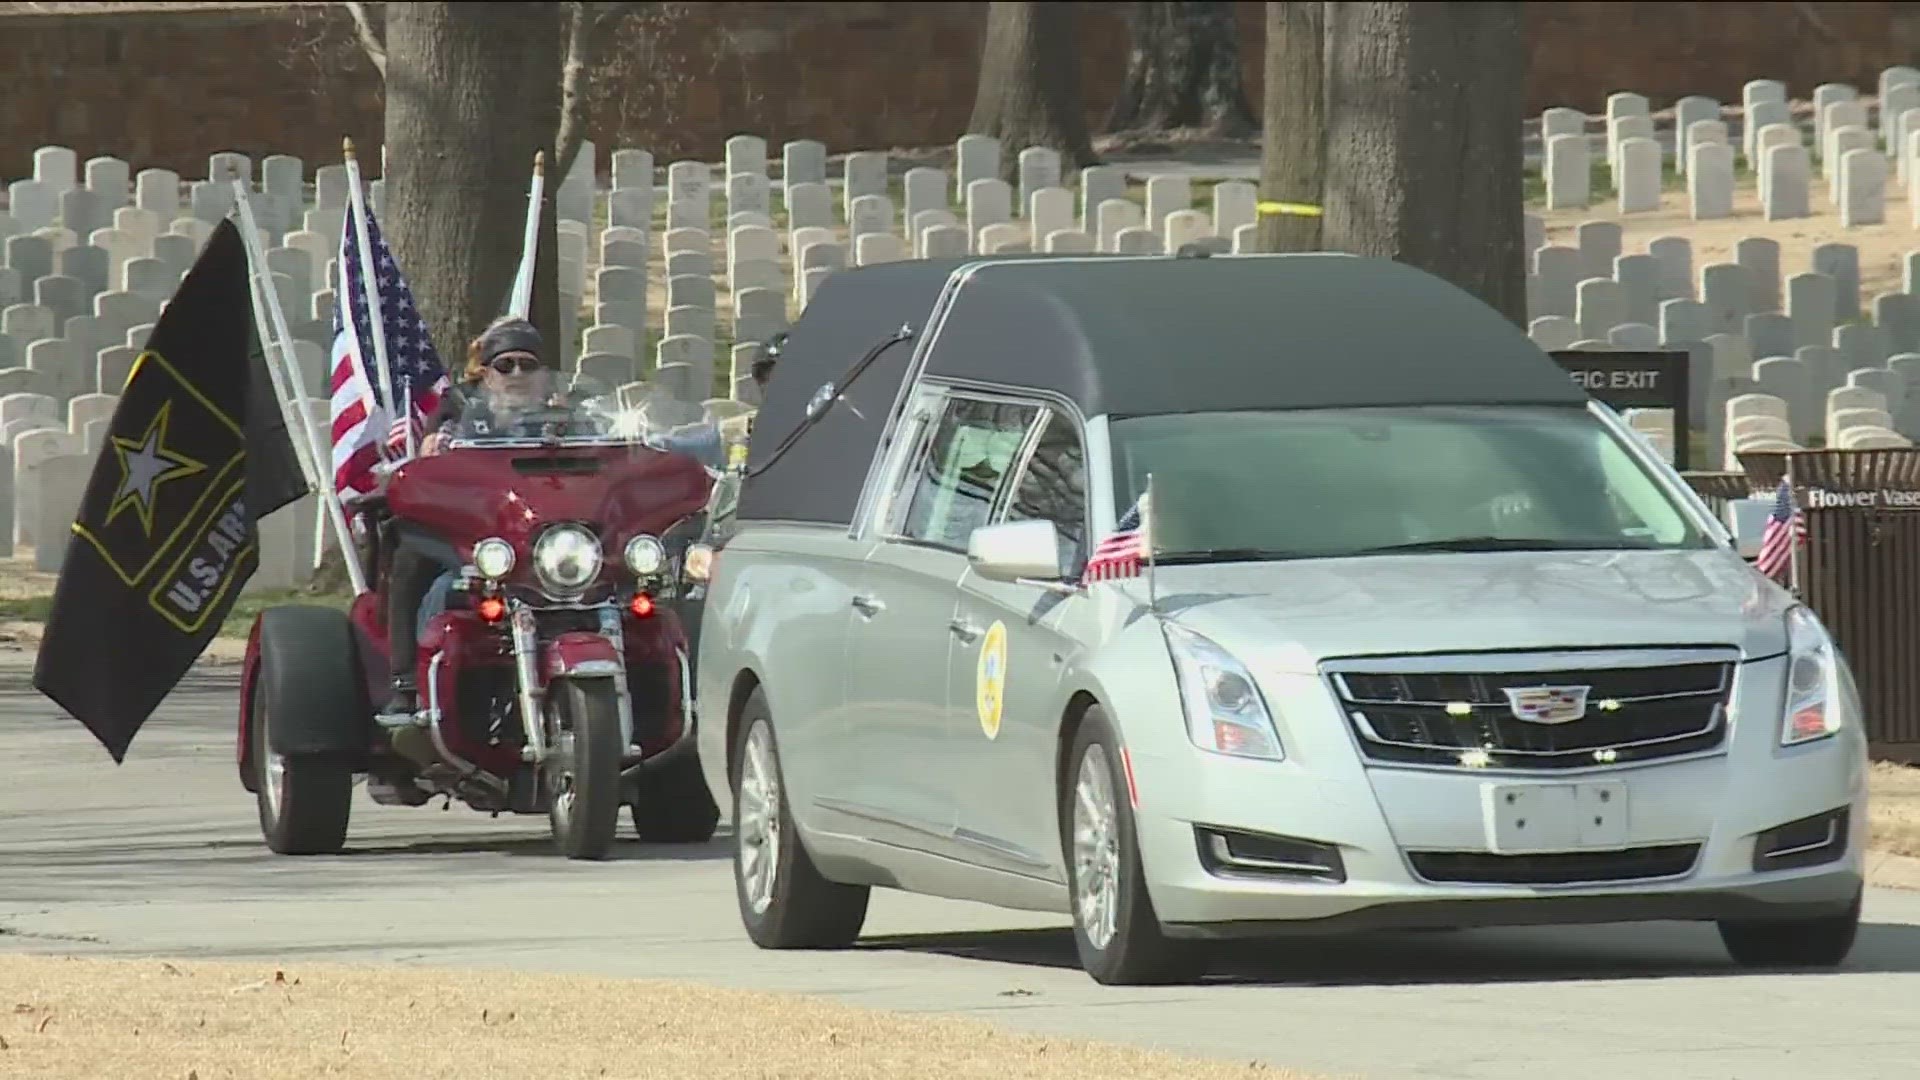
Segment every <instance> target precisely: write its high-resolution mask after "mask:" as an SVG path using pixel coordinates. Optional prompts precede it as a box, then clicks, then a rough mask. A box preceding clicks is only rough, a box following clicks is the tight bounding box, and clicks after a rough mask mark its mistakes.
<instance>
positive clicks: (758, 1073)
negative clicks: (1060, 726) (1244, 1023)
mask: <svg viewBox="0 0 1920 1080" xmlns="http://www.w3.org/2000/svg"><path fill="white" fill-rule="evenodd" d="M0 987H4V989H3V990H0V1074H4V1075H9V1076H33V1077H37V1078H39V1080H95V1078H97V1077H103V1076H151V1077H168V1078H174V1080H189V1078H191V1080H225V1078H230V1077H256V1076H269V1075H271V1076H351V1077H354V1078H356V1080H383V1078H388V1077H392V1078H395V1080H402V1078H404V1080H431V1078H439V1077H444V1078H447V1080H466V1078H467V1077H471V1076H475V1075H487V1076H534V1075H544V1076H580V1077H587V1076H595V1077H640V1076H700V1077H715V1078H719V1077H754V1078H763V1077H769V1078H770V1077H783V1078H785V1077H792V1078H798V1077H822V1078H827V1077H832V1078H835V1080H843V1078H844V1080H857V1078H863V1077H873V1078H880V1077H886V1078H892V1077H900V1076H939V1077H943V1078H960V1077H980V1078H982V1080H988V1078H990V1080H1020V1078H1033V1080H1041V1078H1046V1080H1053V1078H1060V1080H1067V1078H1072V1080H1079V1078H1081V1077H1088V1076H1181V1077H1189V1078H1192V1080H1207V1078H1216V1077H1217V1078H1226V1077H1234V1078H1248V1077H1259V1078H1261V1080H1307V1074H1305V1073H1300V1072H1295V1071H1292V1070H1288V1069H1279V1068H1272V1067H1268V1066H1264V1065H1259V1064H1248V1063H1243V1062H1210V1061H1204V1060H1199V1059H1193V1058H1182V1057H1175V1056H1172V1055H1167V1054H1159V1053H1153V1052H1149V1051H1145V1050H1137V1049H1133V1048H1129V1047H1120V1046H1111V1045H1105V1044H1100V1043H1092V1042H1085V1041H1081V1040H1073V1039H1056V1038H1045V1037H1037V1036H1028V1035H1015V1034H1010V1033H1007V1032H1003V1031H1000V1030H998V1029H996V1028H993V1027H990V1026H988V1025H986V1024H983V1023H978V1022H975V1021H970V1020H961V1019H950V1018H944V1017H924V1016H906V1015H900V1014H891V1013H882V1012H875V1011H867V1010H862V1009H855V1008H851V1007H848V1006H844V1005H839V1004H836V1003H832V1002H827V1001H822V1000H816V999H810V998H803V997H798V996H786V995H775V994H764V993H749V992H746V991H736V990H721V989H713V988H708V987H699V986H691V985H684V984H672V983H656V982H637V981H622V980H613V979H596V978H584V977H571V976H559V975H517V974H502V975H497V976H488V977H486V978H477V977H476V976H475V974H474V973H472V972H464V973H455V972H438V971H430V970H424V969H418V968H413V967H398V966H387V967H384V968H372V967H344V966H341V967H335V966H313V967H308V966H305V965H302V966H299V967H284V968H280V969H276V968H275V967H272V966H262V965H259V964H230V963H229V964H214V963H198V962H188V961H184V960H175V961H171V962H168V961H164V960H158V959H151V960H96V959H81V958H55V957H28V956H0ZM743 1036H744V1037H743Z"/></svg>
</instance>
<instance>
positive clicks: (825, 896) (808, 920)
mask: <svg viewBox="0 0 1920 1080" xmlns="http://www.w3.org/2000/svg"><path fill="white" fill-rule="evenodd" d="M730 779H731V780H732V782H733V783H732V786H733V837H734V839H733V892H734V897H735V899H737V900H738V901H739V904H740V921H741V922H742V923H743V924H744V925H745V926H746V929H747V937H749V938H751V939H752V940H753V943H754V944H755V945H758V946H759V947H761V948H763V949H844V948H846V947H847V946H849V945H851V944H853V943H854V941H855V940H857V939H858V938H859V937H860V928H861V926H862V925H864V924H865V923H866V921H867V900H868V898H869V896H870V895H871V894H872V890H871V889H870V888H868V887H867V886H865V885H842V884H839V883H838V882H833V881H828V880H827V879H826V878H825V877H823V876H822V875H821V873H820V871H819V869H818V868H816V867H815V866H814V865H813V860H812V859H811V858H810V857H808V855H807V849H806V846H805V845H804V844H802V843H801V841H800V833H799V830H798V829H796V828H794V824H793V813H792V810H791V808H790V807H789V806H788V804H787V788H786V784H785V782H784V781H783V778H782V774H781V768H780V751H779V744H778V743H777V742H776V741H775V739H774V734H773V713H772V711H771V710H769V709H768V708H767V699H766V695H765V692H764V691H762V690H760V689H757V688H756V689H755V690H754V692H753V696H752V697H750V698H748V699H747V704H746V709H745V711H744V712H743V713H742V714H741V717H740V734H739V743H738V744H737V746H736V752H735V754H734V762H733V770H732V776H731V777H730ZM768 804H771V805H768ZM769 825H770V826H771V829H770V830H769V829H768V828H767V826H769ZM769 837H771V841H770V843H771V847H772V849H773V853H772V856H771V857H770V858H769V857H768V855H767V850H766V849H767V846H768V841H769ZM750 849H751V850H750ZM750 864H751V865H750ZM762 867H764V868H767V869H769V870H770V872H771V881H768V882H765V884H762V882H763V880H764V879H762V878H761V877H760V876H759V875H758V874H756V873H751V871H754V870H757V869H759V868H762Z"/></svg>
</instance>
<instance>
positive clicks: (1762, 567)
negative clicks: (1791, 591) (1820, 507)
mask: <svg viewBox="0 0 1920 1080" xmlns="http://www.w3.org/2000/svg"><path fill="white" fill-rule="evenodd" d="M1806 539H1807V516H1806V515H1805V514H1803V513H1801V512H1800V507H1798V506H1796V505H1795V504H1794V501H1793V485H1792V484H1789V483H1788V482H1787V481H1785V480H1781V481H1780V490H1779V492H1778V493H1777V494H1776V495H1775V496H1774V499H1773V512H1772V513H1770V514H1768V515H1767V527H1766V528H1765V529H1764V530H1762V531H1761V533H1760V554H1759V555H1758V556H1757V557H1756V558H1755V559H1754V560H1753V568H1754V569H1755V570H1758V571H1760V572H1761V573H1763V574H1765V575H1767V576H1768V577H1770V578H1772V579H1774V580H1775V581H1778V582H1781V583H1782V584H1785V582H1786V580H1787V572H1788V570H1789V568H1791V567H1792V566H1793V548H1794V545H1795V544H1802V543H1805V542H1806Z"/></svg>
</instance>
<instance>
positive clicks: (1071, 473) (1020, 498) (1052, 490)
mask: <svg viewBox="0 0 1920 1080" xmlns="http://www.w3.org/2000/svg"><path fill="white" fill-rule="evenodd" d="M1041 423H1043V424H1045V425H1046V426H1045V427H1044V428H1043V429H1042V430H1041V432H1040V441H1039V442H1038V443H1037V444H1035V446H1034V448H1033V456H1032V457H1031V458H1030V459H1029V460H1028V461H1027V467H1026V470H1025V471H1024V472H1022V473H1021V475H1020V479H1019V481H1018V486H1016V487H1015V488H1014V490H1013V498H1012V500H1011V501H1010V502H1009V503H1008V505H1007V514H1006V520H1007V521H1039V520H1044V521H1051V522H1053V525H1054V528H1056V529H1058V530H1059V532H1060V558H1061V561H1062V563H1064V564H1065V566H1066V569H1067V573H1068V574H1069V575H1072V574H1078V573H1079V572H1080V565H1081V562H1082V561H1083V560H1084V559H1085V557H1086V551H1085V549H1084V547H1083V544H1084V543H1085V539H1086V521H1087V458H1086V451H1085V450H1084V449H1083V448H1082V447H1081V445H1080V433H1079V432H1078V431H1076V430H1074V425H1073V421H1072V420H1071V419H1069V418H1068V417H1067V416H1065V415H1063V414H1061V413H1059V412H1057V411H1054V410H1052V409H1049V410H1047V414H1046V417H1045V419H1043V420H1042V421H1041Z"/></svg>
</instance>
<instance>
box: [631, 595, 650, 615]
mask: <svg viewBox="0 0 1920 1080" xmlns="http://www.w3.org/2000/svg"><path fill="white" fill-rule="evenodd" d="M627 610H628V611H631V612H633V617H634V618H636V619H650V618H652V617H653V613H654V610H655V609H654V606H653V597H651V596H648V595H647V594H646V593H643V592H637V593H634V594H633V599H631V600H629V601H627Z"/></svg>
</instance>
